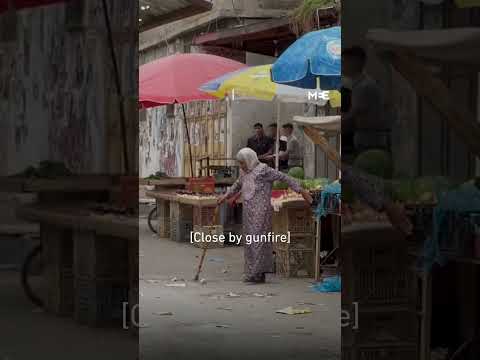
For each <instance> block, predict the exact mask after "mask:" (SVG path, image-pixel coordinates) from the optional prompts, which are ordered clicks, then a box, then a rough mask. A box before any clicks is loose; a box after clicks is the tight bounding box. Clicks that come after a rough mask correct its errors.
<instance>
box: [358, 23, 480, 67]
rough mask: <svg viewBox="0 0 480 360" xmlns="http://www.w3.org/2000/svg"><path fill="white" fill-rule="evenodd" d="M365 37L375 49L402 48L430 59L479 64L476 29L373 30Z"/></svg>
mask: <svg viewBox="0 0 480 360" xmlns="http://www.w3.org/2000/svg"><path fill="white" fill-rule="evenodd" d="M367 38H368V39H369V40H370V41H371V42H372V43H374V44H375V46H376V47H377V49H378V50H380V51H381V50H386V51H398V50H404V51H409V52H412V53H414V54H415V55H416V56H419V57H422V58H425V59H429V60H432V61H447V62H458V63H464V64H473V65H477V66H479V67H480V65H479V64H480V47H479V46H478V44H480V28H458V29H455V28H453V29H440V30H422V31H390V30H382V29H375V30H371V31H369V32H368V34H367Z"/></svg>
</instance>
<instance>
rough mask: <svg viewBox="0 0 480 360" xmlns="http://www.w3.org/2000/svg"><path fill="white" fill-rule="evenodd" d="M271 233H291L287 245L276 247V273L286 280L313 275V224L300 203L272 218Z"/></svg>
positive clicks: (283, 208)
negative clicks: (286, 278) (287, 278)
mask: <svg viewBox="0 0 480 360" xmlns="http://www.w3.org/2000/svg"><path fill="white" fill-rule="evenodd" d="M273 232H274V233H275V234H276V235H283V234H285V235H286V234H287V233H288V232H290V243H282V242H277V243H275V246H274V248H275V254H276V260H275V261H276V272H277V273H278V274H280V275H282V276H285V277H312V276H313V275H314V262H315V261H314V249H315V222H314V220H313V214H312V210H311V209H310V208H309V207H305V205H304V204H303V203H299V204H298V205H296V206H291V205H289V206H284V207H282V208H281V209H280V211H279V212H276V213H275V214H274V216H273Z"/></svg>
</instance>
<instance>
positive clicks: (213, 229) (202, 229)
mask: <svg viewBox="0 0 480 360" xmlns="http://www.w3.org/2000/svg"><path fill="white" fill-rule="evenodd" d="M193 232H195V233H204V234H205V235H207V234H208V235H222V234H223V226H222V225H214V226H200V225H194V226H193ZM193 245H194V246H196V247H199V248H202V249H204V248H205V247H206V248H208V249H213V248H219V247H224V246H225V243H224V242H211V243H207V242H193Z"/></svg>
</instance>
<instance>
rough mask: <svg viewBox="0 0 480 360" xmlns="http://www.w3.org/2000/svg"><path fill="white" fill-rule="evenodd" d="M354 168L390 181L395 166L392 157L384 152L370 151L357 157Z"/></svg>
mask: <svg viewBox="0 0 480 360" xmlns="http://www.w3.org/2000/svg"><path fill="white" fill-rule="evenodd" d="M353 166H354V167H356V168H358V169H360V170H363V171H365V172H366V173H368V174H371V175H375V176H378V177H381V178H383V179H390V178H391V177H392V173H393V165H392V160H391V158H390V155H389V154H388V153H387V152H385V151H383V150H368V151H365V152H363V153H361V154H360V155H358V156H357V158H356V159H355V161H354V162H353Z"/></svg>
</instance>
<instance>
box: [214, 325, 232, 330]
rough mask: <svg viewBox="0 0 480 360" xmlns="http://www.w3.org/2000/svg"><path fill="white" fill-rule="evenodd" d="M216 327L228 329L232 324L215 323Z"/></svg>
mask: <svg viewBox="0 0 480 360" xmlns="http://www.w3.org/2000/svg"><path fill="white" fill-rule="evenodd" d="M215 327H217V328H225V329H228V328H229V327H230V325H215Z"/></svg>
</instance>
